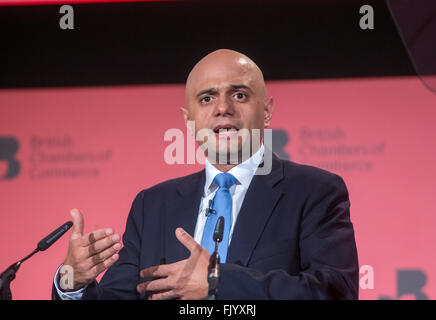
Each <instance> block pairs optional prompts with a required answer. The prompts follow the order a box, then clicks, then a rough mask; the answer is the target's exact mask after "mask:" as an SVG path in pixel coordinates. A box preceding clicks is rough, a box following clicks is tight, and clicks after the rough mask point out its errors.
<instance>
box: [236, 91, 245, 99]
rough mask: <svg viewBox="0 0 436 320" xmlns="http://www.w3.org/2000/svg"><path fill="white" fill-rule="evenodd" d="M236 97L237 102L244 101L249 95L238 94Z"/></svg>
mask: <svg viewBox="0 0 436 320" xmlns="http://www.w3.org/2000/svg"><path fill="white" fill-rule="evenodd" d="M234 97H235V98H236V100H242V99H246V98H247V95H246V94H245V93H241V92H238V93H236V94H235V95H234Z"/></svg>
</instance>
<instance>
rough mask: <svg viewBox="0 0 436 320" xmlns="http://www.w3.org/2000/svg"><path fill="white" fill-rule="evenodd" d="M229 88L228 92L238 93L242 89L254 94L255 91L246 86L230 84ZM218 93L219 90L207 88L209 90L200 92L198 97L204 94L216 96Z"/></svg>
mask: <svg viewBox="0 0 436 320" xmlns="http://www.w3.org/2000/svg"><path fill="white" fill-rule="evenodd" d="M227 88H228V89H227V90H228V91H236V90H240V89H245V90H248V91H250V92H253V90H251V88H250V87H248V86H246V85H245V84H230V85H229V86H228V87H227ZM217 92H218V89H217V88H207V89H203V90H201V91H199V92H198V93H197V95H196V96H197V97H199V96H201V95H203V94H215V93H217Z"/></svg>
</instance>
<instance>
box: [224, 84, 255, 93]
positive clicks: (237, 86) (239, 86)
mask: <svg viewBox="0 0 436 320" xmlns="http://www.w3.org/2000/svg"><path fill="white" fill-rule="evenodd" d="M229 89H230V90H231V91H235V90H240V89H245V90H248V91H250V92H253V90H251V88H250V87H248V86H246V85H245V84H231V85H229Z"/></svg>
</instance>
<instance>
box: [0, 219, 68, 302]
mask: <svg viewBox="0 0 436 320" xmlns="http://www.w3.org/2000/svg"><path fill="white" fill-rule="evenodd" d="M72 225H73V223H72V222H71V221H67V222H66V223H64V224H63V225H62V226H60V227H59V228H57V229H56V230H55V231H53V232H52V233H50V234H49V235H48V236H47V237H45V238H44V239H42V240H41V241H40V242H39V243H38V245H37V247H36V249H35V250H33V251H32V252H31V253H30V254H28V255H27V256H25V257H24V258H23V259H21V260H20V261H18V262H15V263H13V264H11V265H10V266H9V267H8V268H7V269H6V270H5V271H3V272H2V274H1V275H0V300H12V293H11V282H12V280H14V279H15V276H16V273H17V271H18V269H19V268H20V266H21V264H22V263H23V262H24V261H26V260H27V259H29V258H30V257H31V256H33V255H34V254H35V253H37V252H39V251H45V250H47V249H48V248H49V247H50V246H51V245H52V244H53V243H55V242H56V241H57V240H58V239H59V238H60V237H61V236H62V235H64V233H65V232H67V231H68V229H70V228H71V226H72Z"/></svg>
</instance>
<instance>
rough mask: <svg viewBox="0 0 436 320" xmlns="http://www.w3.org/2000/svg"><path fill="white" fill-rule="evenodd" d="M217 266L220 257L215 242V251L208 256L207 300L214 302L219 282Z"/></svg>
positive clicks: (216, 242)
mask: <svg viewBox="0 0 436 320" xmlns="http://www.w3.org/2000/svg"><path fill="white" fill-rule="evenodd" d="M219 265H220V256H219V254H218V241H215V251H214V252H213V253H212V254H211V255H210V259H209V268H208V270H209V276H208V282H209V296H208V300H215V295H216V292H217V288H218V282H219V271H220V270H219Z"/></svg>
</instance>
